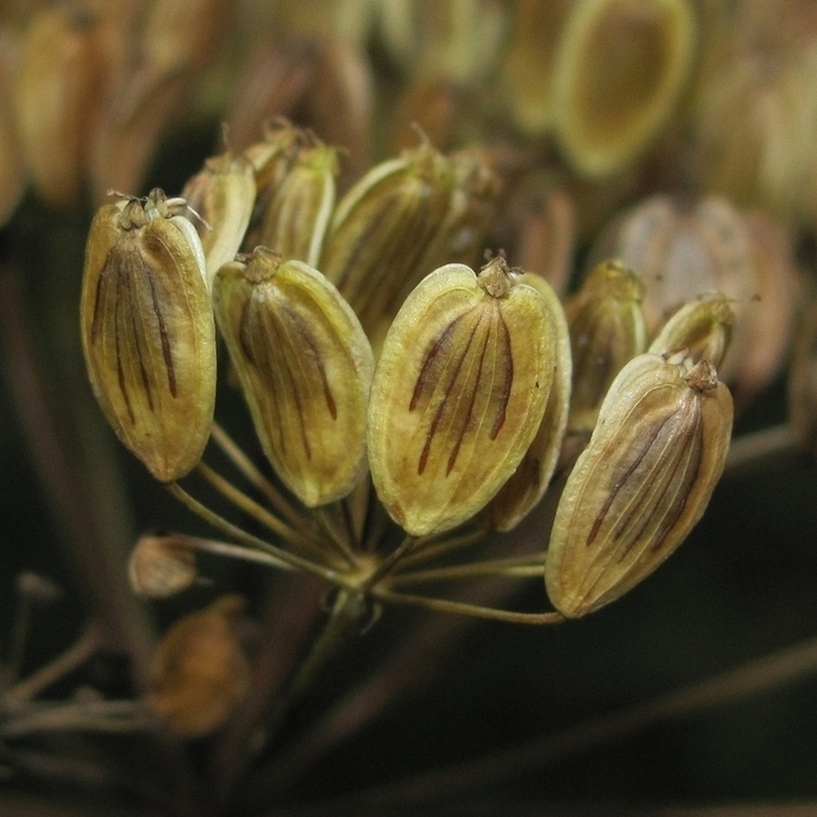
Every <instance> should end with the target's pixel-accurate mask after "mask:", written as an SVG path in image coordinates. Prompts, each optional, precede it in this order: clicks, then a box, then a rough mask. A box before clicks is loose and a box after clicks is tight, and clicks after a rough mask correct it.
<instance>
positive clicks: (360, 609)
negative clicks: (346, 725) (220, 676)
mask: <svg viewBox="0 0 817 817" xmlns="http://www.w3.org/2000/svg"><path fill="white" fill-rule="evenodd" d="M368 609H369V608H368V604H367V600H366V597H365V595H364V594H363V593H361V592H359V591H357V590H339V591H338V595H337V598H336V599H335V603H334V604H333V605H332V612H331V615H330V617H329V620H328V621H327V623H326V626H325V627H324V629H323V631H322V632H321V634H320V635H319V636H318V638H317V639H316V640H315V641H314V642H313V644H312V647H311V648H310V650H309V653H308V655H307V656H306V658H305V659H304V660H303V661H302V662H301V664H300V666H299V667H298V669H297V671H296V673H295V675H294V676H293V677H292V679H291V680H290V682H289V684H288V685H287V688H286V690H285V691H284V693H283V694H282V695H281V696H280V697H279V699H278V700H277V701H276V704H275V709H274V710H273V713H272V718H271V722H270V725H269V733H270V734H274V733H275V731H276V730H277V729H278V727H280V725H281V724H282V723H283V721H284V719H285V718H286V716H287V714H288V713H289V711H290V710H291V709H292V707H293V706H294V705H295V704H296V703H297V702H298V701H299V700H300V699H301V698H302V697H303V696H304V694H306V692H307V691H308V690H309V689H310V688H311V687H312V685H313V684H314V683H315V679H316V678H317V677H318V675H319V674H320V673H321V671H322V670H323V669H324V667H326V665H327V664H328V663H329V662H330V661H331V660H332V659H333V658H334V657H335V655H337V654H338V653H339V652H340V651H341V649H342V648H343V647H344V646H346V645H347V644H348V643H349V642H350V640H351V636H352V635H353V634H354V633H355V632H356V631H357V630H358V629H359V628H360V625H361V622H362V621H363V619H364V617H365V616H366V614H367V612H368Z"/></svg>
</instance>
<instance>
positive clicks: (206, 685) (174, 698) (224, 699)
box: [147, 596, 250, 738]
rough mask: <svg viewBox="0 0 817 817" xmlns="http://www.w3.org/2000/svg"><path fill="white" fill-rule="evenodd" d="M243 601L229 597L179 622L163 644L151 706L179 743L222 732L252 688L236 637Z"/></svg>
mask: <svg viewBox="0 0 817 817" xmlns="http://www.w3.org/2000/svg"><path fill="white" fill-rule="evenodd" d="M243 607H244V604H243V599H242V598H241V597H240V596H223V597H222V598H220V599H218V600H217V601H215V602H214V603H213V604H211V605H210V607H207V608H206V609H205V610H201V611H199V612H197V613H191V614H190V615H187V616H184V617H183V618H181V619H179V621H177V622H176V623H175V624H174V625H173V626H172V627H171V628H170V629H169V630H168V631H167V633H165V636H164V638H163V639H162V641H161V643H160V644H159V647H158V649H157V650H156V654H155V655H154V657H153V664H152V667H151V673H150V683H149V691H148V694H147V704H148V706H149V707H150V708H151V709H152V710H153V711H154V712H156V713H157V714H158V715H159V716H160V717H161V718H162V719H163V720H164V722H165V725H166V727H167V729H168V731H169V732H170V733H171V734H172V735H174V736H176V737H179V738H187V737H198V736H201V735H206V734H208V733H209V732H212V731H214V730H215V729H218V728H219V727H220V726H221V725H222V724H223V723H224V722H225V721H226V720H227V718H228V717H229V715H230V712H232V710H233V709H234V707H235V705H236V704H237V703H238V702H239V701H241V699H242V698H243V697H244V696H245V695H246V693H247V690H248V688H249V680H250V666H249V662H248V661H247V657H246V655H245V654H244V650H243V649H242V647H241V644H240V643H239V640H238V638H237V636H236V633H235V631H234V630H235V620H236V619H237V618H238V617H239V616H240V614H241V613H242V611H243Z"/></svg>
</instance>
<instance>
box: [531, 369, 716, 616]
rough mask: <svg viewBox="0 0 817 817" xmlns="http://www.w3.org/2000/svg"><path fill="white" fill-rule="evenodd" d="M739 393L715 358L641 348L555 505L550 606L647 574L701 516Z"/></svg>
mask: <svg viewBox="0 0 817 817" xmlns="http://www.w3.org/2000/svg"><path fill="white" fill-rule="evenodd" d="M731 430H732V398H731V395H730V394H729V390H728V389H727V388H726V386H724V385H723V383H720V382H719V381H718V378H717V374H716V372H715V369H714V368H713V366H712V365H711V364H710V363H709V362H708V361H705V360H704V361H701V362H699V363H697V364H694V365H692V364H691V361H690V359H689V358H688V357H685V356H678V357H674V358H670V359H668V360H665V359H664V358H663V357H662V356H660V355H654V354H644V355H640V356H639V357H637V358H635V359H634V360H632V361H631V362H630V363H629V364H627V366H626V367H625V368H624V369H623V370H622V371H621V373H620V374H619V376H618V377H617V378H616V380H615V381H614V383H613V385H612V386H611V387H610V391H609V392H608V394H607V397H606V398H605V400H604V403H603V404H602V407H601V411H600V413H599V421H598V424H597V426H596V429H595V430H594V432H593V436H592V437H591V439H590V443H589V444H588V446H587V448H586V449H585V450H584V451H583V452H582V454H581V456H580V457H579V459H578V460H577V462H576V465H575V467H574V469H573V471H572V472H571V474H570V477H569V478H568V481H567V484H566V486H565V489H564V493H563V494H562V498H561V500H560V502H559V507H558V509H557V511H556V518H555V520H554V523H553V530H552V532H551V537H550V545H549V548H548V554H547V558H546V561H545V584H546V587H547V592H548V596H549V597H550V600H551V602H552V603H553V605H554V606H555V607H556V608H557V609H558V610H559V611H560V612H561V613H563V614H564V615H565V616H567V617H569V618H578V617H579V616H583V615H586V614H587V613H590V612H592V611H593V610H596V609H598V608H599V607H601V606H603V605H605V604H608V603H609V602H611V601H614V600H615V599H617V598H618V597H619V596H621V595H623V594H624V593H626V592H627V591H628V590H630V589H631V588H632V587H634V586H635V585H636V584H638V582H640V581H641V580H642V579H644V578H645V577H646V576H647V575H649V574H650V573H651V572H652V571H653V570H655V568H656V567H658V565H659V564H661V562H663V561H664V560H665V559H666V558H667V557H668V556H669V555H670V554H671V553H672V552H673V551H674V550H675V549H676V548H677V547H678V546H679V545H680V544H681V542H682V541H683V540H684V539H685V538H686V536H687V534H688V533H689V531H690V530H691V529H692V527H693V525H695V523H696V522H697V521H698V520H699V519H700V518H701V516H702V514H703V512H704V510H705V509H706V505H707V503H708V502H709V498H710V496H711V494H712V491H713V490H714V488H715V485H716V483H717V482H718V479H719V478H720V475H721V473H722V471H723V466H724V462H725V459H726V452H727V450H728V447H729V439H730V435H731Z"/></svg>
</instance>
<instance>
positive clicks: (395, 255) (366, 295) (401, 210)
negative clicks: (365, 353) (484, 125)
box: [319, 145, 454, 332]
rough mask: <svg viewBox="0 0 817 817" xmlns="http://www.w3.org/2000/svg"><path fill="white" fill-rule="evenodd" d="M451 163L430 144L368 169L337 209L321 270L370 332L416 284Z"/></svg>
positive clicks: (443, 208) (445, 195) (444, 201)
mask: <svg viewBox="0 0 817 817" xmlns="http://www.w3.org/2000/svg"><path fill="white" fill-rule="evenodd" d="M453 184H454V175H453V172H452V169H451V166H450V163H449V162H448V161H447V160H446V159H445V157H443V156H442V155H441V154H439V153H438V152H437V151H435V150H434V149H433V148H432V147H431V146H429V145H421V146H420V147H418V148H416V149H415V150H412V151H406V152H405V153H404V155H403V156H402V157H401V158H399V159H392V160H390V161H387V162H384V163H382V164H380V165H377V166H376V167H374V168H372V169H371V170H370V171H369V172H368V173H367V174H366V175H365V176H363V178H362V179H360V181H358V183H357V184H355V185H354V186H353V187H352V188H351V190H349V192H348V193H347V194H346V195H345V196H344V197H343V199H342V200H341V201H340V202H339V203H338V207H337V209H336V210H335V214H334V216H333V217H332V223H331V225H330V228H329V233H328V235H327V237H326V243H325V246H324V250H323V253H322V255H321V262H320V265H319V268H320V269H321V271H322V272H323V273H324V274H325V275H326V277H327V278H328V279H329V280H330V281H332V283H333V284H335V286H337V288H338V289H339V290H340V292H341V294H342V295H343V296H344V298H345V299H346V300H347V301H348V302H349V303H350V304H351V306H352V307H353V308H354V310H355V312H356V314H357V315H358V317H359V318H360V321H361V323H362V324H363V327H364V328H365V329H366V331H367V332H371V331H373V330H374V329H375V328H376V327H377V325H378V323H379V320H380V316H381V315H383V314H384V313H390V314H391V315H394V314H396V312H397V310H398V308H399V306H400V303H401V300H400V293H401V292H402V291H403V282H404V281H406V280H409V279H411V280H414V281H419V279H420V278H422V276H423V275H426V274H427V273H428V272H430V270H425V269H421V268H419V263H420V261H421V260H422V256H423V252H424V250H425V248H426V246H427V245H428V243H429V241H431V239H432V238H433V236H434V235H435V233H436V231H437V228H438V226H439V223H440V220H441V219H442V218H444V216H445V214H446V212H447V210H448V206H449V200H450V196H451V191H452V188H453Z"/></svg>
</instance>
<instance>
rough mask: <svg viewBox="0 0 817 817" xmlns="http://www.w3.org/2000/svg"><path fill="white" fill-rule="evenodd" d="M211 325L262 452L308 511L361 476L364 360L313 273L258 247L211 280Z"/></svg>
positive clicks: (336, 301) (346, 319)
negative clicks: (238, 383)
mask: <svg viewBox="0 0 817 817" xmlns="http://www.w3.org/2000/svg"><path fill="white" fill-rule="evenodd" d="M214 303H215V309H216V318H217V320H218V325H219V328H220V330H221V333H222V335H223V336H224V339H225V340H226V342H227V348H228V349H229V351H230V357H231V358H232V360H233V363H234V365H235V369H236V372H237V374H238V377H239V380H240V381H241V387H242V390H243V392H244V397H245V399H246V400H247V403H248V405H249V408H250V413H251V414H252V418H253V422H254V424H255V430H256V433H257V435H258V437H259V439H260V440H261V444H262V447H263V449H264V453H265V454H266V455H267V457H268V458H269V460H270V462H271V463H272V465H273V467H274V468H275V470H276V472H277V473H278V475H279V476H280V477H281V479H282V480H283V481H284V483H285V484H286V485H287V487H288V488H289V489H290V490H292V491H293V493H295V494H296V495H297V496H298V498H299V499H300V500H301V501H302V502H303V503H304V504H305V505H307V506H308V507H314V506H316V505H323V504H325V503H326V502H330V501H332V500H334V499H338V498H340V497H342V496H344V495H346V494H347V493H349V491H351V490H352V488H353V487H354V485H355V483H356V482H357V481H358V480H359V479H360V477H361V476H362V475H363V473H364V471H365V466H366V459H365V426H366V404H367V400H368V395H369V384H370V382H371V377H372V370H373V368H374V362H373V357H372V351H371V347H370V346H369V342H368V340H367V339H366V336H365V334H364V333H363V329H362V328H361V326H360V323H359V322H358V320H357V318H356V317H355V315H354V313H353V312H352V310H351V309H350V308H349V306H348V304H346V302H345V301H344V300H343V299H342V298H341V296H340V295H339V294H338V291H337V290H336V289H335V287H334V286H332V284H330V283H329V282H328V281H327V280H326V279H325V278H324V277H323V276H322V275H321V274H320V273H319V272H318V271H317V270H315V269H313V268H312V267H309V266H307V265H306V264H304V263H303V262H301V261H291V260H290V261H285V260H283V259H281V258H280V256H278V255H277V254H275V253H273V252H272V251H271V250H267V249H265V248H263V247H261V248H258V249H257V250H256V251H255V252H254V253H253V254H252V255H250V256H239V258H238V260H236V261H235V262H233V263H231V264H225V265H224V266H223V267H222V268H221V270H219V273H218V275H217V276H216V280H215V287H214Z"/></svg>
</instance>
